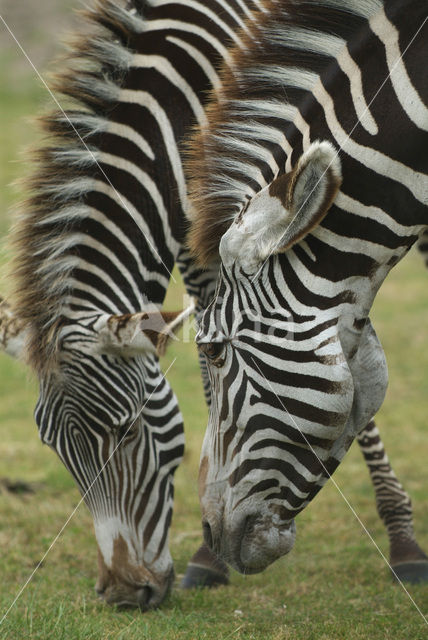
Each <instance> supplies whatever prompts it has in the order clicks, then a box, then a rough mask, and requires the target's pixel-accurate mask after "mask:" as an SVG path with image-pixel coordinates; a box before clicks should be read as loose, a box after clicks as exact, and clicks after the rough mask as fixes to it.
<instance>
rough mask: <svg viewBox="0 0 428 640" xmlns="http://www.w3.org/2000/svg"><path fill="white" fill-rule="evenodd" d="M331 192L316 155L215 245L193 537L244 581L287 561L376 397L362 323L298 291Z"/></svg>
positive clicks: (328, 150)
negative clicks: (197, 531) (303, 258)
mask: <svg viewBox="0 0 428 640" xmlns="http://www.w3.org/2000/svg"><path fill="white" fill-rule="evenodd" d="M340 184H341V166H340V162H339V159H338V156H337V154H336V152H335V150H334V148H333V147H332V145H330V144H329V143H327V142H321V143H319V142H317V143H313V144H312V145H311V146H310V147H309V149H308V150H307V151H306V152H305V153H304V154H303V155H302V156H301V157H300V160H299V161H298V163H297V164H296V166H295V168H294V169H293V170H292V171H291V172H289V173H286V174H284V175H282V176H281V177H279V178H277V179H275V180H274V181H273V182H272V183H271V184H270V185H269V186H267V187H265V188H264V189H262V190H261V191H260V192H259V193H258V194H257V195H255V196H254V197H253V198H252V199H251V200H250V201H249V202H248V203H247V205H246V206H245V207H244V208H243V210H242V211H241V212H240V213H239V214H238V215H237V216H236V218H235V220H234V222H233V223H232V225H231V226H230V227H229V229H228V230H227V231H226V233H225V234H224V235H223V237H222V239H221V242H220V257H221V262H222V264H221V269H220V275H219V281H218V287H217V291H216V295H215V298H214V300H213V301H212V303H211V305H210V306H209V307H208V308H207V310H206V311H205V314H204V316H203V318H202V321H201V324H200V329H199V333H198V335H197V338H196V340H197V343H198V346H199V349H200V350H201V351H202V352H203V353H204V354H205V356H206V360H207V362H208V366H209V373H210V378H211V384H212V405H211V410H210V417H209V425H208V429H207V432H206V436H205V440H204V444H203V450H202V455H201V467H200V481H199V486H200V500H201V505H202V511H203V522H204V524H203V526H204V534H205V538H206V541H207V543H208V544H210V545H211V547H213V548H214V550H215V551H216V552H218V553H219V554H221V556H222V557H223V558H224V559H225V560H226V561H227V562H229V563H230V564H231V565H232V566H234V567H235V568H236V569H237V570H239V571H241V572H244V573H252V572H258V571H261V570H263V569H264V568H265V567H266V566H267V565H268V564H270V563H271V562H273V561H274V560H276V559H277V558H278V557H280V556H281V555H283V554H285V553H288V552H289V551H290V549H291V548H292V546H293V544H294V540H295V525H294V518H295V516H296V515H297V514H298V513H299V512H300V511H301V510H302V509H303V508H304V507H305V506H306V505H307V504H308V503H309V501H310V500H312V498H313V497H314V496H315V495H316V494H317V492H318V491H319V489H320V488H321V487H322V485H323V483H324V482H325V481H326V480H327V478H328V477H329V475H330V474H331V473H332V472H333V470H334V469H335V468H336V466H337V465H338V463H339V461H340V460H341V458H342V457H343V455H344V453H345V451H346V450H347V448H348V447H349V446H350V444H351V442H352V440H353V439H354V437H355V435H356V433H357V432H358V431H359V430H360V429H361V428H363V427H364V426H365V424H366V423H367V422H368V420H369V419H370V418H371V417H372V415H373V414H374V413H375V412H376V410H377V409H378V407H379V406H380V403H381V401H382V400H383V396H384V392H385V386H386V373H385V362H384V358H383V351H382V349H381V347H380V345H379V343H378V341H377V338H376V335H375V334H374V331H373V330H372V328H371V325H370V323H369V321H368V319H367V318H366V317H365V315H364V314H362V315H359V314H358V312H356V311H355V309H354V308H353V306H352V300H351V297H350V296H343V297H340V296H338V295H337V291H336V293H334V291H333V290H334V286H332V291H331V292H328V294H327V295H326V296H321V295H320V296H319V298H318V302H320V304H319V305H318V307H316V306H315V305H314V304H313V303H312V302H311V303H310V304H309V305H308V304H307V302H306V303H305V300H306V301H307V299H308V298H307V297H306V298H305V294H304V291H302V290H301V289H302V288H308V287H312V291H313V292H314V294H315V295H317V294H318V291H317V290H316V289H317V288H320V287H321V285H322V283H321V282H320V281H318V280H317V278H316V277H314V278H313V279H312V281H311V279H310V277H309V279H306V280H305V281H303V280H302V281H300V280H299V275H301V274H300V273H299V261H297V260H296V256H295V251H294V250H293V249H292V247H293V246H294V245H295V244H296V243H300V244H299V249H300V248H301V247H302V244H303V247H304V238H305V236H306V235H307V234H308V233H309V231H312V232H315V231H316V227H317V225H318V224H319V222H320V221H321V220H322V219H323V217H324V216H325V215H326V213H327V211H328V210H329V208H330V206H331V205H332V202H333V201H334V199H335V197H336V194H337V192H338V189H339V187H340ZM303 250H306V252H310V248H309V247H306V249H304V248H303ZM313 259H314V260H315V256H313ZM304 275H305V277H306V276H308V274H304ZM330 293H331V295H330ZM309 299H310V300H312V297H311V296H309ZM373 367H375V371H376V378H374V377H373V374H372V373H371V371H373ZM369 372H370V373H369Z"/></svg>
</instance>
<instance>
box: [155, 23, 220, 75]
mask: <svg viewBox="0 0 428 640" xmlns="http://www.w3.org/2000/svg"><path fill="white" fill-rule="evenodd" d="M174 29H176V30H178V31H184V32H187V33H192V34H194V35H196V36H199V37H200V38H202V39H203V40H205V41H206V42H208V43H209V44H211V45H212V46H213V47H214V49H215V50H216V51H217V52H218V53H219V54H220V55H221V57H222V58H223V59H224V60H225V61H226V62H227V63H228V64H230V60H231V58H230V54H229V52H228V50H227V47H225V46H224V44H223V43H222V42H220V40H218V39H217V38H215V37H214V36H213V35H212V34H211V33H209V32H208V31H207V30H206V29H202V28H201V27H198V26H196V25H194V24H190V23H188V22H183V21H182V20H169V19H163V20H160V19H159V20H152V21H151V22H150V31H171V30H174Z"/></svg>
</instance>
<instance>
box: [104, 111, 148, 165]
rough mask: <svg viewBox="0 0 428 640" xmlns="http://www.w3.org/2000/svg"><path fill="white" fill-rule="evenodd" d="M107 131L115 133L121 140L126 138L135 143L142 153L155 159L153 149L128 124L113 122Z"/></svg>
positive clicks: (109, 124)
mask: <svg viewBox="0 0 428 640" xmlns="http://www.w3.org/2000/svg"><path fill="white" fill-rule="evenodd" d="M106 131H107V132H108V133H113V134H115V135H117V136H120V137H121V138H126V139H127V140H129V141H130V142H133V143H134V144H135V145H136V146H137V147H138V148H139V149H141V151H142V152H143V153H145V154H146V156H147V157H148V158H149V159H150V160H154V159H155V154H154V153H153V149H152V148H151V146H150V145H149V143H148V142H147V140H145V139H144V138H143V136H142V135H140V134H139V133H138V132H137V131H135V129H133V128H132V127H129V126H128V125H126V124H119V123H118V122H114V120H111V121H110V122H109V123H108V127H106Z"/></svg>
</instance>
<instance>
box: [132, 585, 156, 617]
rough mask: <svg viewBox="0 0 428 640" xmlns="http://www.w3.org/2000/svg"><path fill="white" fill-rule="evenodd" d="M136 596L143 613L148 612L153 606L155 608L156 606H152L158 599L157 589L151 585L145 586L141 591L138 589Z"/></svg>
mask: <svg viewBox="0 0 428 640" xmlns="http://www.w3.org/2000/svg"><path fill="white" fill-rule="evenodd" d="M135 596H136V599H137V605H138V606H139V607H140V609H141V610H142V611H146V610H147V609H150V608H151V607H152V606H155V605H152V604H151V603H153V602H154V601H155V600H156V599H157V598H156V592H155V589H154V588H153V587H151V586H150V585H145V586H144V587H142V588H141V589H138V590H137V592H136V594H135Z"/></svg>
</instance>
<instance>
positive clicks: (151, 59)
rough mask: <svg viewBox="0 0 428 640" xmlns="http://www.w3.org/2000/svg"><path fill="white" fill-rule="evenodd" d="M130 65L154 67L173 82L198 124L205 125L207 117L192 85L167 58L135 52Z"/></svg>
mask: <svg viewBox="0 0 428 640" xmlns="http://www.w3.org/2000/svg"><path fill="white" fill-rule="evenodd" d="M131 66H133V67H137V68H146V69H156V71H158V72H159V73H160V74H161V75H163V76H164V77H165V78H166V79H167V80H168V82H170V83H171V84H173V85H174V86H175V87H177V89H179V90H180V91H181V92H182V94H183V95H184V97H185V98H186V100H187V101H188V103H189V105H190V107H191V109H192V112H193V113H194V114H195V117H196V119H197V121H198V124H199V126H205V125H206V123H207V118H206V115H205V111H204V110H203V107H202V105H201V103H200V100H199V98H198V96H197V95H196V93H195V92H194V91H193V87H191V85H190V84H189V83H188V82H187V80H185V79H184V78H183V76H181V75H180V74H179V73H177V71H176V69H174V67H173V66H172V64H171V63H170V61H169V60H168V59H167V58H164V57H163V56H156V55H142V54H139V53H136V54H135V55H133V56H132V63H131Z"/></svg>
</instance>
